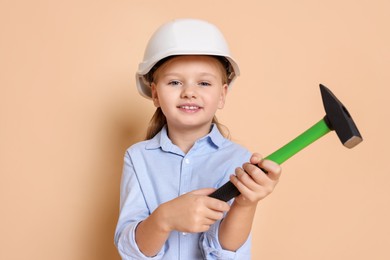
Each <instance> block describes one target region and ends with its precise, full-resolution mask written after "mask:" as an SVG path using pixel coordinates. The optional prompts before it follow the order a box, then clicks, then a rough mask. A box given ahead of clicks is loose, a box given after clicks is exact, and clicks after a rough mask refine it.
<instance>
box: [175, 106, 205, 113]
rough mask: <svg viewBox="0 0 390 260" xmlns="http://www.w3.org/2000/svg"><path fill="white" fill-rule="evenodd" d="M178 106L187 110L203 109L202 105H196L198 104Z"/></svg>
mask: <svg viewBox="0 0 390 260" xmlns="http://www.w3.org/2000/svg"><path fill="white" fill-rule="evenodd" d="M178 108H179V109H181V110H184V111H186V112H196V111H198V110H199V109H201V107H200V106H196V105H182V106H178Z"/></svg>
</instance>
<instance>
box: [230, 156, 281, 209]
mask: <svg viewBox="0 0 390 260" xmlns="http://www.w3.org/2000/svg"><path fill="white" fill-rule="evenodd" d="M256 165H258V166H259V167H260V168H262V169H264V170H265V171H267V172H268V173H267V174H266V173H264V172H263V171H262V170H261V169H260V168H259V167H257V166H256ZM281 172H282V169H281V167H280V166H279V165H278V164H276V163H275V162H272V161H270V160H263V159H262V157H261V156H260V155H259V154H257V153H254V154H253V155H252V157H251V159H250V163H244V164H243V166H242V168H237V169H236V171H235V175H232V176H230V181H231V182H232V183H233V184H234V185H235V186H236V187H237V189H238V190H239V191H240V192H241V194H240V195H239V196H238V197H236V199H235V203H236V204H239V205H240V206H254V205H257V202H259V201H260V200H262V199H264V198H265V197H267V196H268V195H269V194H270V193H271V192H272V191H273V190H274V188H275V186H276V184H277V183H278V181H279V177H280V175H281Z"/></svg>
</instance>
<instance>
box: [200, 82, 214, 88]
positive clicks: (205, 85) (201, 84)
mask: <svg viewBox="0 0 390 260" xmlns="http://www.w3.org/2000/svg"><path fill="white" fill-rule="evenodd" d="M199 85H200V86H202V87H207V86H211V84H210V83H208V82H206V81H202V82H200V83H199Z"/></svg>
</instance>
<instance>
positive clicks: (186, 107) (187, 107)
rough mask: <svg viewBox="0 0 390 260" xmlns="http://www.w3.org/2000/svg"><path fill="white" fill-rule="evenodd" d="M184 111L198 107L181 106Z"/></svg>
mask: <svg viewBox="0 0 390 260" xmlns="http://www.w3.org/2000/svg"><path fill="white" fill-rule="evenodd" d="M182 108H184V109H197V108H198V107H195V106H182Z"/></svg>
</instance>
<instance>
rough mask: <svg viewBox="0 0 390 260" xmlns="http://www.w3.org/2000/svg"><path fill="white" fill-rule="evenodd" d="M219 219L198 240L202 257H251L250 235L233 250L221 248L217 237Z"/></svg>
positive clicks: (233, 259)
mask: <svg viewBox="0 0 390 260" xmlns="http://www.w3.org/2000/svg"><path fill="white" fill-rule="evenodd" d="M220 223H221V222H220V221H218V222H216V223H215V224H214V225H212V226H211V227H210V229H209V230H208V231H207V232H205V233H203V234H202V236H201V237H200V240H199V247H200V249H201V250H202V254H203V258H204V259H207V260H217V259H218V260H219V259H221V260H222V259H224V260H246V259H248V260H250V259H251V236H250V235H249V237H248V239H247V241H245V243H244V244H243V245H242V246H241V247H240V248H239V249H238V250H237V251H235V252H233V251H228V250H225V249H223V248H222V246H221V244H220V243H219V239H218V232H219V225H220Z"/></svg>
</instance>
